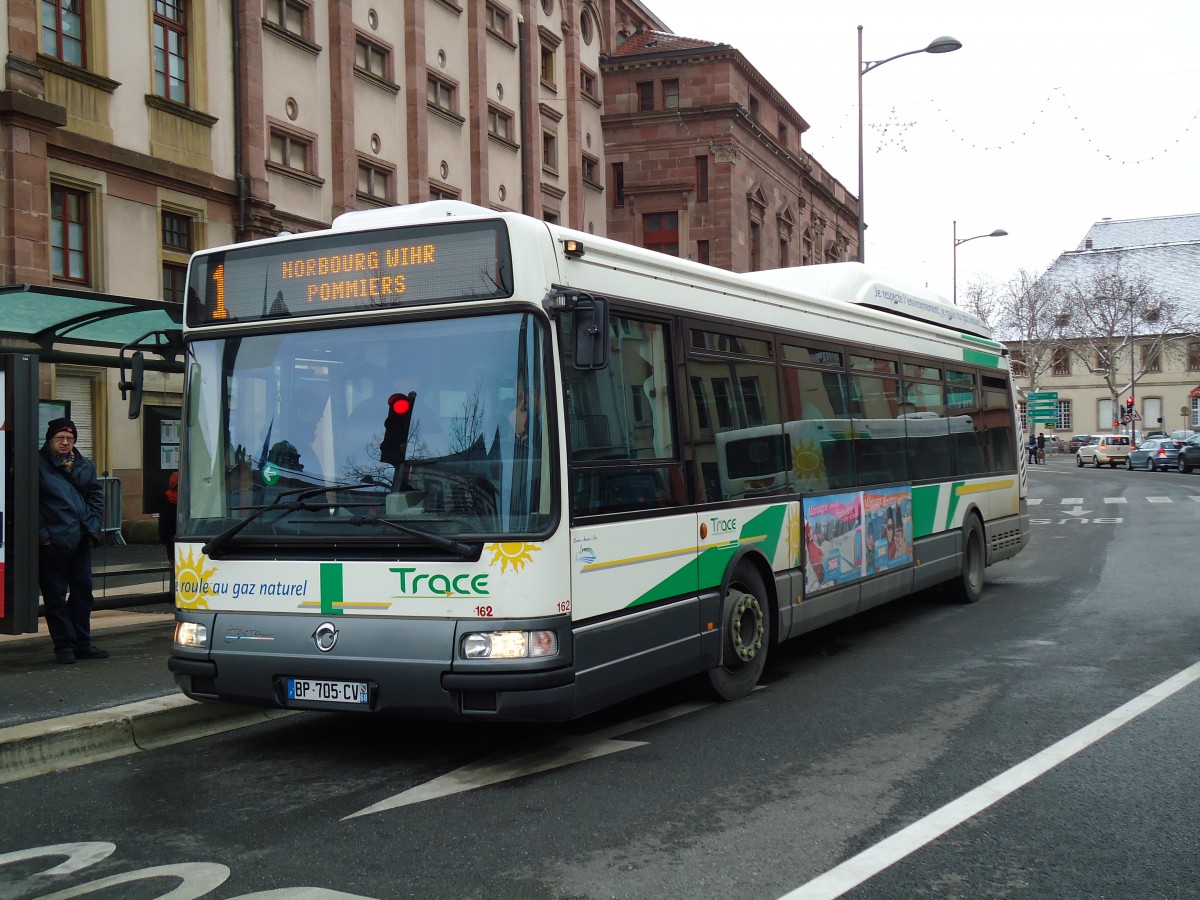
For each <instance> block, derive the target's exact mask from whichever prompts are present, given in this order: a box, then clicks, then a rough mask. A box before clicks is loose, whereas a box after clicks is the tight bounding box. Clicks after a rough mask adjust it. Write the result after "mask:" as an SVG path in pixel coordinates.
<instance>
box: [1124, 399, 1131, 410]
mask: <svg viewBox="0 0 1200 900" xmlns="http://www.w3.org/2000/svg"><path fill="white" fill-rule="evenodd" d="M1125 408H1126V409H1133V398H1132V397H1126V398H1125Z"/></svg>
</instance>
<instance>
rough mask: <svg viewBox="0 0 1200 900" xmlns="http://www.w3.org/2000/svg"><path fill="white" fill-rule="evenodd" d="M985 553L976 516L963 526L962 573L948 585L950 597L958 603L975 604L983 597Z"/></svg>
mask: <svg viewBox="0 0 1200 900" xmlns="http://www.w3.org/2000/svg"><path fill="white" fill-rule="evenodd" d="M985 568H987V553H986V552H985V549H984V546H983V526H982V525H980V524H979V517H978V516H974V515H973V516H970V517H968V519H967V521H966V522H965V523H964V524H963V557H962V571H961V572H959V574H958V577H956V578H955V579H953V580H952V581H951V582H950V583H949V588H950V595H951V597H952V598H953V599H954V600H955V601H956V602H958V603H977V602H979V598H980V597H982V596H983V578H984V576H983V571H984V569H985Z"/></svg>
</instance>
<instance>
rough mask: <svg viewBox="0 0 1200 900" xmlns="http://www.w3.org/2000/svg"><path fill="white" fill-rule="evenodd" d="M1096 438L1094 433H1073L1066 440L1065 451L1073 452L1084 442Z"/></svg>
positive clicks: (1086, 442)
mask: <svg viewBox="0 0 1200 900" xmlns="http://www.w3.org/2000/svg"><path fill="white" fill-rule="evenodd" d="M1095 439H1096V436H1095V435H1094V434H1073V435H1071V440H1069V441H1067V452H1068V453H1074V452H1075V451H1076V450H1078V449H1079V448H1080V447H1082V446H1083V445H1084V444H1090V443H1091V442H1092V441H1094V440H1095Z"/></svg>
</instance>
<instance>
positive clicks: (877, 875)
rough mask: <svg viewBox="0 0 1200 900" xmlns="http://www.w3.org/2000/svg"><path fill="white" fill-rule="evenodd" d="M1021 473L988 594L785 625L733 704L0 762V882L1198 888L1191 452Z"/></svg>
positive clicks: (552, 889)
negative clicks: (1008, 539)
mask: <svg viewBox="0 0 1200 900" xmlns="http://www.w3.org/2000/svg"><path fill="white" fill-rule="evenodd" d="M1030 481H1031V497H1032V498H1033V499H1034V500H1036V501H1040V502H1038V503H1037V504H1036V505H1034V506H1032V507H1031V512H1033V514H1034V517H1035V524H1034V539H1033V543H1032V546H1031V547H1030V549H1029V550H1028V551H1027V552H1025V553H1023V554H1022V555H1021V556H1020V557H1018V558H1017V559H1015V560H1011V561H1007V562H1004V563H1001V564H999V565H997V566H995V567H993V568H992V569H989V571H988V579H989V587H988V589H987V591H986V592H985V595H984V599H983V600H982V601H981V602H980V603H978V604H975V605H973V606H956V605H950V604H948V603H946V602H945V601H944V600H943V598H941V597H940V596H939V595H937V594H936V593H930V594H925V595H920V596H916V597H913V598H909V599H908V600H905V601H902V602H899V603H895V604H892V605H890V606H888V607H885V608H882V609H878V610H874V611H871V612H869V613H867V614H864V615H862V616H859V617H857V618H855V619H853V620H851V621H849V622H844V623H840V624H839V625H837V626H834V627H832V628H828V629H825V630H823V631H821V632H819V633H816V634H814V635H810V636H807V637H805V638H803V639H801V640H799V641H795V642H792V643H790V644H787V645H784V646H783V647H782V648H780V649H779V651H778V652H777V653H775V655H774V658H773V660H772V663H771V665H770V666H769V668H768V672H767V676H766V678H765V679H764V682H763V686H762V688H761V689H760V690H758V691H757V692H755V693H754V694H753V695H752V696H750V697H748V698H746V699H744V700H742V701H739V702H736V703H731V704H713V703H710V702H709V701H707V699H706V698H705V697H704V696H703V695H702V694H701V693H700V692H699V691H697V690H695V689H694V688H693V687H692V686H690V685H682V686H677V687H674V688H671V689H668V690H663V691H659V692H656V693H654V694H651V695H648V696H646V697H643V698H640V699H639V700H637V701H635V702H631V703H627V704H623V705H621V706H619V707H616V708H614V709H611V710H608V711H606V712H605V713H603V714H600V715H597V716H592V717H589V718H587V719H585V720H581V721H579V722H575V723H570V724H568V725H555V726H537V727H530V726H515V725H510V726H500V727H486V726H480V725H445V724H436V725H431V724H427V723H413V722H399V721H389V720H378V719H366V718H355V717H351V716H348V715H324V714H304V715H299V716H294V717H291V718H287V719H282V720H277V721H274V722H270V723H267V724H264V725H261V726H254V727H251V728H246V729H242V730H239V731H236V732H230V733H227V734H224V735H219V736H216V737H211V738H206V739H203V740H197V741H193V742H190V743H185V744H178V745H175V746H172V747H167V748H163V749H161V750H153V751H146V752H142V753H137V754H134V755H131V756H127V757H123V758H121V759H116V760H111V761H108V762H104V763H99V764H95V765H91V766H87V767H84V768H80V769H75V770H70V771H64V772H61V773H58V774H54V775H48V776H43V777H39V778H33V779H29V780H26V781H21V782H16V783H13V784H9V785H4V786H2V787H0V808H3V809H4V810H5V815H4V816H3V817H0V897H21V898H35V897H37V898H41V897H47V896H50V895H53V894H54V893H55V892H56V891H69V890H70V889H76V888H78V889H80V891H81V892H82V890H83V888H84V886H85V885H86V886H88V889H92V888H96V887H99V886H100V885H101V884H107V885H110V886H111V887H110V890H112V891H114V893H113V894H112V896H121V897H127V898H134V900H137V898H143V897H144V898H151V897H160V896H165V895H166V894H167V892H168V891H170V890H172V889H174V888H179V889H180V890H181V891H183V893H181V894H179V895H174V894H173V895H172V896H184V895H186V896H188V897H206V898H213V900H219V898H232V897H242V896H246V895H249V894H252V893H254V892H256V891H267V890H272V889H290V890H289V891H288V892H287V894H286V896H288V897H303V896H308V897H334V896H339V895H341V896H346V895H357V896H365V897H376V898H392V897H421V898H439V897H446V898H464V897H487V898H507V897H512V898H542V897H546V898H602V897H603V898H610V897H618V898H642V897H660V898H675V897H680V898H684V897H686V898H722V900H724V898H730V897H737V898H779V897H784V896H788V895H789V894H790V895H791V896H792V897H793V898H794V900H799V898H801V897H810V898H811V897H832V896H838V895H839V893H841V892H842V891H846V892H847V894H846V895H847V896H851V897H858V896H861V897H868V896H869V897H873V898H879V897H883V898H911V897H962V898H977V897H1037V898H1041V897H1054V898H1066V897H1089V898H1099V897H1112V898H1142V897H1146V898H1150V897H1163V898H1189V897H1200V842H1198V841H1200V839H1198V837H1197V834H1198V832H1197V829H1196V827H1195V823H1196V821H1197V820H1198V819H1200V788H1198V787H1197V785H1196V780H1195V777H1194V773H1195V772H1196V771H1197V768H1198V764H1200V740H1198V738H1200V715H1198V714H1200V682H1198V681H1196V680H1189V679H1194V678H1195V677H1196V675H1197V674H1200V668H1197V669H1195V670H1192V669H1191V667H1194V666H1195V664H1196V663H1197V661H1198V660H1200V607H1198V606H1197V604H1196V603H1195V602H1194V599H1193V596H1192V594H1193V591H1192V590H1191V589H1190V588H1189V585H1190V584H1191V583H1192V578H1191V573H1192V572H1193V570H1194V568H1195V560H1196V556H1195V550H1194V549H1193V548H1194V544H1195V541H1194V537H1193V536H1194V534H1195V531H1196V527H1197V524H1196V523H1197V518H1198V514H1200V475H1197V474H1193V475H1189V476H1185V475H1180V474H1177V473H1158V474H1150V473H1140V472H1137V473H1129V472H1125V471H1123V470H1116V471H1109V470H1101V471H1094V470H1091V469H1084V470H1077V469H1075V468H1074V467H1073V465H1069V464H1063V463H1062V461H1055V463H1052V464H1051V465H1047V466H1044V467H1039V468H1037V469H1035V470H1034V471H1033V472H1032V473H1031V475H1030ZM1189 672H1190V674H1187V673H1189ZM1180 673H1185V674H1184V675H1182V676H1181V675H1180ZM1173 678H1174V679H1176V680H1175V681H1170V680H1171V679H1173ZM1164 683H1165V684H1166V685H1167V687H1165V688H1164V687H1161V686H1162V685H1164ZM1126 704H1132V706H1126ZM1123 707H1124V709H1125V712H1124V713H1123V714H1122V713H1114V711H1117V710H1120V709H1122V708H1123ZM983 785H987V787H986V788H985V790H984V792H983V793H982V794H981V791H980V788H981V786H983ZM60 844H71V845H76V846H74V847H73V848H72V851H71V852H72V853H74V854H75V857H73V858H76V859H77V860H78V862H77V864H75V866H74V867H72V866H70V865H68V866H67V867H66V868H67V869H68V871H62V872H60V873H59V874H39V873H44V872H45V870H46V869H48V868H50V867H51V866H56V865H58V864H59V863H61V862H62V860H63V856H62V855H61V854H60V855H58V856H54V855H48V856H44V857H42V858H38V859H28V858H24V857H27V856H29V855H30V854H29V853H28V852H24V851H30V850H32V849H33V848H38V847H46V846H49V845H60ZM14 857H21V858H14ZM831 885H832V886H831ZM806 886H807V887H806ZM303 887H307V888H311V889H312V890H311V891H308V892H302V891H298V890H297V889H298V888H303ZM335 892H340V893H335ZM70 895H74V894H70ZM62 896H68V894H66V893H64V894H62Z"/></svg>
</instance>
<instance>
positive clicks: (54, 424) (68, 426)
mask: <svg viewBox="0 0 1200 900" xmlns="http://www.w3.org/2000/svg"><path fill="white" fill-rule="evenodd" d="M60 431H69V432H71V434H72V435H73V436H74V438H75V440H79V429H78V428H76V427H75V423H74V422H72V421H71V420H70V419H51V420H50V424H49V425H48V426H47V427H46V440H50V439H51V438H53V437H54V436H55V435H56V434H58V433H59V432H60Z"/></svg>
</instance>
